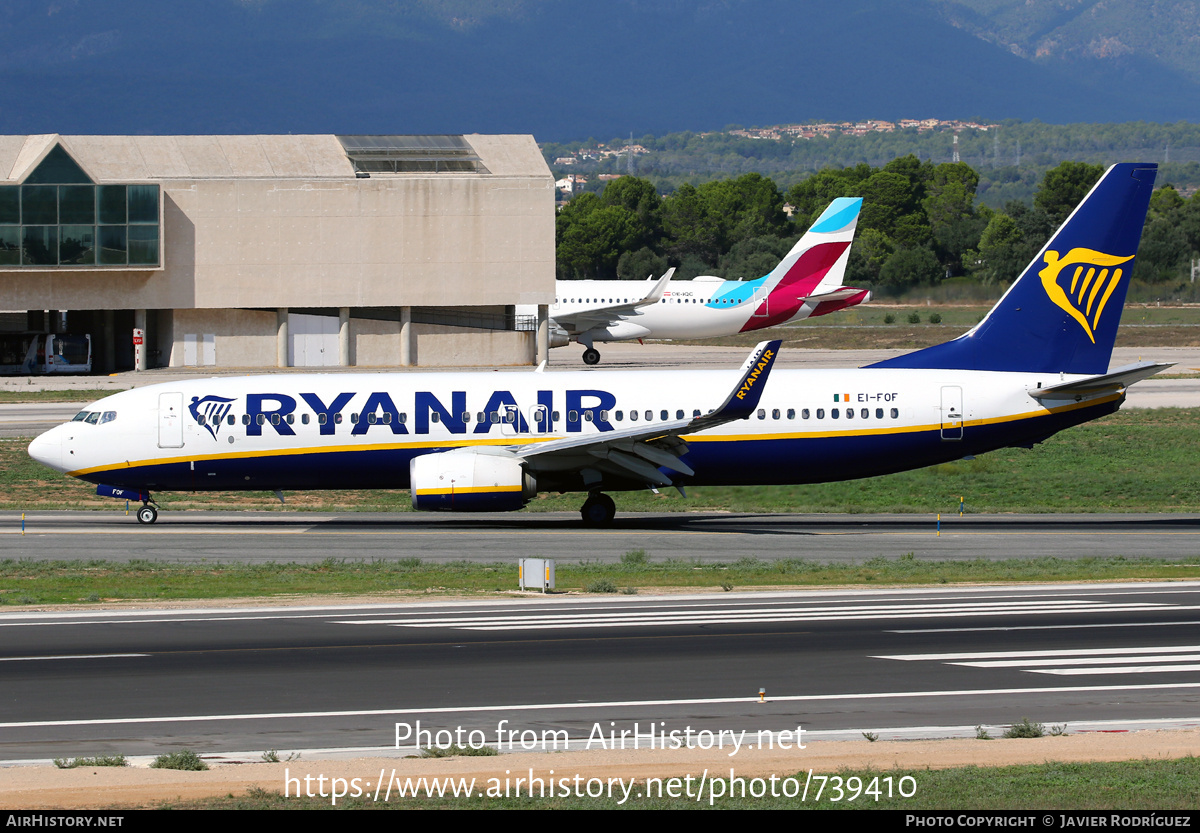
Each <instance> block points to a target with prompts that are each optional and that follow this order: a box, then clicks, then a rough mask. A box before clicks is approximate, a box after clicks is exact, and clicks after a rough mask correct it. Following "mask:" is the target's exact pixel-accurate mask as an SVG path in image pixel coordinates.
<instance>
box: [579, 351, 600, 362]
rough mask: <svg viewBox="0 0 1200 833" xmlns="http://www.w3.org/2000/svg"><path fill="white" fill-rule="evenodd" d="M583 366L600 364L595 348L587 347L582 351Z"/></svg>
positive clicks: (598, 353) (598, 354) (598, 352)
mask: <svg viewBox="0 0 1200 833" xmlns="http://www.w3.org/2000/svg"><path fill="white" fill-rule="evenodd" d="M583 363H584V364H600V351H599V350H597V349H596V348H595V347H589V348H588V349H586V350H584V351H583Z"/></svg>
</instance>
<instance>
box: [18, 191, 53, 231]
mask: <svg viewBox="0 0 1200 833" xmlns="http://www.w3.org/2000/svg"><path fill="white" fill-rule="evenodd" d="M21 216H22V218H23V220H24V222H25V224H26V225H31V226H34V225H47V226H49V225H55V224H57V223H58V189H57V188H55V187H54V186H53V185H22V186H21Z"/></svg>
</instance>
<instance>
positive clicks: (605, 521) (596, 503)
mask: <svg viewBox="0 0 1200 833" xmlns="http://www.w3.org/2000/svg"><path fill="white" fill-rule="evenodd" d="M579 514H580V515H581V516H582V517H583V522H584V524H585V525H586V526H608V525H609V524H610V523H612V522H613V518H615V517H616V516H617V504H615V503H614V502H613V499H612V498H610V497H609V496H608V495H602V494H600V493H599V492H597V493H595V494H592V495H588V499H587V500H585V501H584V502H583V507H582V508H580V510H579Z"/></svg>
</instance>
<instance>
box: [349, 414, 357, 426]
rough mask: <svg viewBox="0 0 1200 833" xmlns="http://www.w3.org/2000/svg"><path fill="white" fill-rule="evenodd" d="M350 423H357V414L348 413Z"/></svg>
mask: <svg viewBox="0 0 1200 833" xmlns="http://www.w3.org/2000/svg"><path fill="white" fill-rule="evenodd" d="M350 424H351V425H358V414H350Z"/></svg>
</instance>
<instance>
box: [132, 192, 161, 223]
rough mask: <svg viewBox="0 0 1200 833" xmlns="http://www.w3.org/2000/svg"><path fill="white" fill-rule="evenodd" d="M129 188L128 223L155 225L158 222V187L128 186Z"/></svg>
mask: <svg viewBox="0 0 1200 833" xmlns="http://www.w3.org/2000/svg"><path fill="white" fill-rule="evenodd" d="M128 188H129V222H131V223H157V222H158V186H157V185H130V186H128Z"/></svg>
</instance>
